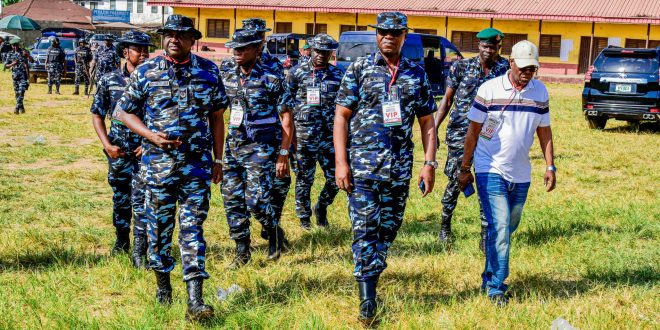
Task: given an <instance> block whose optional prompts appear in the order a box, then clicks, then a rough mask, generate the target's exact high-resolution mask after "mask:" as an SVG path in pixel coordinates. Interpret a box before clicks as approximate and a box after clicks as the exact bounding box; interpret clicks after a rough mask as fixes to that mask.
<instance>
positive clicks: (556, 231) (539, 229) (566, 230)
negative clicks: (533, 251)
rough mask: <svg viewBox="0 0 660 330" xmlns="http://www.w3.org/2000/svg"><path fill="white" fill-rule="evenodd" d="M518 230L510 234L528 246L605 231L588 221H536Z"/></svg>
mask: <svg viewBox="0 0 660 330" xmlns="http://www.w3.org/2000/svg"><path fill="white" fill-rule="evenodd" d="M521 229H522V230H520V231H519V232H516V233H514V234H513V235H512V238H513V239H514V240H515V241H516V242H517V243H522V244H525V245H529V246H539V245H543V244H545V243H549V242H552V241H555V240H556V239H558V238H560V237H563V238H570V237H572V236H577V235H581V234H583V233H585V232H589V231H591V232H595V233H601V232H604V231H606V229H605V228H604V227H603V226H600V225H594V224H591V223H588V222H568V223H567V222H559V221H557V222H550V221H548V222H538V223H535V224H528V225H527V227H523V228H521Z"/></svg>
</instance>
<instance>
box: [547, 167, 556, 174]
mask: <svg viewBox="0 0 660 330" xmlns="http://www.w3.org/2000/svg"><path fill="white" fill-rule="evenodd" d="M545 170H546V171H553V172H555V173H557V168H556V167H555V165H550V166H548V167H547V168H546V169H545Z"/></svg>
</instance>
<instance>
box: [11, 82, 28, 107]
mask: <svg viewBox="0 0 660 330" xmlns="http://www.w3.org/2000/svg"><path fill="white" fill-rule="evenodd" d="M13 81H14V94H15V96H16V110H18V109H24V108H25V107H24V106H23V98H24V97H25V91H26V90H27V89H28V87H29V86H30V82H28V80H27V79H13Z"/></svg>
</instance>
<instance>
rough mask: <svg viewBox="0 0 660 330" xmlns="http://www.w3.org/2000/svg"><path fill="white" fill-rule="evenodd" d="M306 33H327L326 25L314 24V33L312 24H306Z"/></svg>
mask: <svg viewBox="0 0 660 330" xmlns="http://www.w3.org/2000/svg"><path fill="white" fill-rule="evenodd" d="M305 30H306V33H307V34H314V35H317V34H319V33H328V24H319V23H316V31H314V23H307V25H306V29H305Z"/></svg>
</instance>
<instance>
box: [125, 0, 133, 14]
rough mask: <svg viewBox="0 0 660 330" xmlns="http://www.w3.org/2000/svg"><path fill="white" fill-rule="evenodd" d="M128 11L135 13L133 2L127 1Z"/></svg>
mask: <svg viewBox="0 0 660 330" xmlns="http://www.w3.org/2000/svg"><path fill="white" fill-rule="evenodd" d="M126 10H127V11H130V12H131V13H132V12H133V0H127V1H126Z"/></svg>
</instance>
